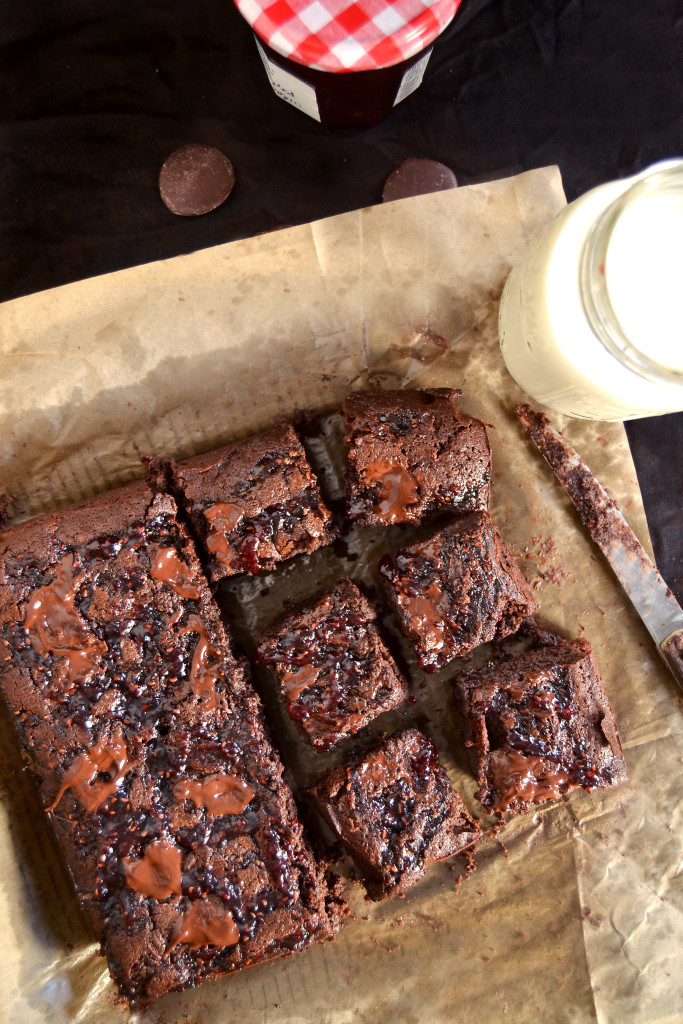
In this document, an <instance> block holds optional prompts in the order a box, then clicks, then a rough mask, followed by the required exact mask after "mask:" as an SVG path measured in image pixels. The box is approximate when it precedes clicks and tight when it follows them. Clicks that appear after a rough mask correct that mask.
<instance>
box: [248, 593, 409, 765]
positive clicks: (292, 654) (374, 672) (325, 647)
mask: <svg viewBox="0 0 683 1024" xmlns="http://www.w3.org/2000/svg"><path fill="white" fill-rule="evenodd" d="M375 618H376V615H375V612H374V610H373V608H372V606H371V605H370V603H369V602H368V601H367V600H366V598H365V597H364V596H363V594H362V593H361V592H360V590H359V589H358V587H357V586H356V585H355V583H353V582H352V581H351V580H350V579H348V578H347V577H342V579H340V580H338V581H337V583H335V585H334V586H333V587H332V588H331V589H330V590H328V591H326V592H324V593H322V594H319V595H318V596H317V597H316V598H314V599H313V600H312V601H311V602H310V603H308V604H307V605H305V606H303V607H301V608H299V609H297V610H296V611H294V612H291V613H289V614H287V615H286V616H284V618H282V619H280V620H278V621H277V622H276V623H275V624H274V625H273V626H271V628H270V629H269V630H268V631H267V632H266V633H264V634H263V636H262V637H261V638H260V640H259V644H258V647H257V659H258V660H259V661H260V662H261V663H262V664H264V665H268V666H270V668H271V669H272V671H273V672H274V674H275V676H276V679H277V684H278V688H279V690H280V692H281V694H282V696H283V698H284V700H285V702H286V704H287V710H288V713H289V716H290V718H292V719H293V721H295V722H296V723H297V724H298V725H299V727H300V728H301V730H302V732H303V734H304V736H305V738H306V739H307V740H308V742H309V743H310V744H311V745H312V746H313V747H315V749H316V750H329V749H330V748H331V747H333V746H335V745H336V744H337V743H340V742H341V740H343V739H345V738H346V737H347V736H351V735H354V734H355V733H357V732H358V731H359V730H360V729H362V728H363V727H364V726H365V725H367V724H368V723H369V722H371V721H372V720H373V719H374V718H376V717H377V716H378V715H380V714H382V713H383V712H385V711H390V710H391V709H392V708H396V707H398V706H399V705H400V704H402V703H403V702H404V701H405V700H406V698H407V696H408V687H407V683H406V681H405V679H404V678H403V675H402V674H401V672H400V671H399V669H398V667H397V666H396V664H395V662H394V660H393V658H392V657H391V654H390V653H389V651H388V650H387V648H386V647H385V645H384V643H383V641H382V639H381V637H380V635H379V632H378V630H377V627H376V625H375Z"/></svg>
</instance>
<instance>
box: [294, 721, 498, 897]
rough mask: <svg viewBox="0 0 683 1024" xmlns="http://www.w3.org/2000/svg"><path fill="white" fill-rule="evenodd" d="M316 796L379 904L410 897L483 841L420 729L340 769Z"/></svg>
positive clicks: (319, 785) (398, 736)
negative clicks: (440, 866) (431, 871)
mask: <svg viewBox="0 0 683 1024" xmlns="http://www.w3.org/2000/svg"><path fill="white" fill-rule="evenodd" d="M309 795H310V796H311V798H312V800H313V802H314V803H315V805H316V806H317V808H318V810H319V812H320V814H321V815H322V817H323V818H324V819H325V821H327V823H328V824H329V825H330V827H331V828H332V829H333V831H334V832H335V833H336V834H337V835H338V836H339V837H340V839H341V840H342V842H343V843H344V846H345V847H346V849H347V850H348V852H349V853H350V855H351V856H352V857H353V859H354V861H355V863H356V864H357V866H358V868H359V869H360V871H361V872H362V875H363V879H364V883H365V888H366V890H367V893H368V896H369V897H370V899H372V900H383V899H386V898H387V897H389V896H393V895H398V894H400V893H403V892H405V891H406V889H408V888H410V887H411V886H412V885H414V884H415V883H416V882H417V881H418V880H419V879H420V878H421V877H422V875H423V874H424V872H425V870H426V869H427V867H428V866H429V865H430V864H432V863H434V862H435V861H439V860H445V859H446V858H447V857H452V856H454V855H455V854H457V853H461V852H462V851H463V850H465V849H468V848H470V847H472V846H473V845H474V844H476V842H477V841H478V839H479V825H478V822H477V821H476V820H475V819H474V818H472V817H471V815H470V814H469V812H468V810H467V808H466V807H465V804H464V803H463V801H462V800H461V798H460V797H459V796H458V794H457V793H456V792H455V790H454V789H453V788H452V786H451V783H450V780H449V778H448V773H447V772H446V770H445V768H444V767H443V765H442V764H441V763H440V762H439V759H438V756H437V752H436V748H435V747H434V744H433V743H432V741H431V740H430V739H429V738H428V737H427V736H425V735H424V734H423V733H421V732H420V731H419V730H418V729H414V728H408V729H404V730H402V731H401V732H399V733H397V734H395V735H394V736H392V737H390V738H389V739H387V740H384V741H383V742H382V743H380V744H379V745H377V746H375V747H373V748H372V749H371V750H370V751H369V752H365V753H363V754H360V755H357V756H356V757H355V758H353V759H352V760H351V761H349V762H348V763H346V764H344V765H342V766H341V767H339V768H336V769H334V770H332V771H331V772H329V773H328V774H327V775H325V776H323V778H322V779H320V780H319V781H318V783H317V784H316V785H315V786H314V787H312V789H310V790H309Z"/></svg>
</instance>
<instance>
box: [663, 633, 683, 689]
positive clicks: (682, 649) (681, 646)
mask: <svg viewBox="0 0 683 1024" xmlns="http://www.w3.org/2000/svg"><path fill="white" fill-rule="evenodd" d="M659 649H660V651H661V654H662V657H663V658H664V661H665V662H666V664H667V667H668V668H669V669H670V671H671V674H672V675H673V677H674V679H675V680H676V682H677V683H678V685H679V686H680V688H681V690H683V629H677V630H676V632H675V633H672V634H671V636H668V637H667V638H666V640H664V641H663V643H662V644H661V645H660V648H659Z"/></svg>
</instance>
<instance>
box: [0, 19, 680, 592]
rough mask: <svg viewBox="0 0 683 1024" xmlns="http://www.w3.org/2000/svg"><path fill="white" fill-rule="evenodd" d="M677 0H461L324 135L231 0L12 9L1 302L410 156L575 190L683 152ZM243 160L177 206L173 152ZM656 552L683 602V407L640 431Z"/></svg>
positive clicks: (639, 464) (308, 210) (348, 188)
mask: <svg viewBox="0 0 683 1024" xmlns="http://www.w3.org/2000/svg"><path fill="white" fill-rule="evenodd" d="M682 31H683V8H682V6H681V2H680V0H637V2H636V0H464V2H463V4H462V6H461V8H460V11H459V12H458V14H457V16H456V18H455V20H454V22H453V23H452V24H451V26H450V27H449V28H448V29H447V30H446V32H445V33H444V34H443V36H442V37H441V40H440V42H439V44H438V46H437V48H436V49H435V51H434V55H433V57H432V60H431V62H430V65H429V68H428V70H427V74H426V76H425V81H424V83H423V85H422V87H421V88H420V90H419V91H418V92H417V93H415V94H414V95H413V96H412V97H410V98H409V99H407V100H406V101H405V102H404V103H402V104H401V105H400V106H399V107H397V108H396V109H395V110H394V111H393V113H392V114H391V116H390V117H389V118H387V120H386V121H384V122H383V123H382V124H381V125H379V126H378V127H376V128H372V129H366V130H363V131H336V132H332V131H326V130H325V129H322V128H321V127H320V126H319V125H318V124H316V123H315V122H313V121H312V120H310V119H308V118H307V117H306V116H305V115H304V114H301V113H300V112H299V111H296V110H294V109H293V108H291V107H289V106H287V105H286V104H285V103H283V102H282V101H280V100H278V99H277V98H276V97H275V96H274V94H273V93H272V92H271V89H270V86H269V85H268V82H267V79H266V76H265V74H264V71H263V67H262V65H261V63H260V59H259V57H258V54H257V52H256V48H255V46H254V43H253V38H252V36H251V32H250V30H249V28H248V26H247V25H246V24H245V22H244V21H243V20H242V18H241V17H240V15H239V14H238V13H237V11H236V10H235V8H234V7H233V5H232V3H231V2H230V0H127V2H124V0H98V2H97V3H93V2H92V0H22V2H21V3H15V4H10V3H5V4H3V5H2V7H1V8H0V96H2V100H1V104H2V127H1V133H2V134H1V149H0V300H4V299H9V298H13V297H15V296H18V295H23V294H26V293H29V292H33V291H37V290H40V289H42V288H49V287H53V286H55V285H59V284H64V283H66V282H67V281H73V280H77V279H79V278H82V277H87V276H91V275H93V274H102V273H106V272H108V271H111V270H117V269H120V268H122V267H127V266H131V265H134V264H137V263H143V262H146V261H149V260H155V259H161V258H165V257H170V256H175V255H178V254H179V253H184V252H190V251H192V250H194V249H198V248H202V247H205V246H209V245H216V244H218V243H221V242H226V241H230V240H232V239H235V238H241V237H245V236H248V235H253V234H256V233H258V232H261V231H267V230H269V229H272V228H275V227H280V226H283V225H291V224H297V223H302V222H305V221H309V220H313V219H316V218H318V217H323V216H327V215H329V214H333V213H339V212H342V211H346V210H350V209H354V208H357V207H360V206H364V205H369V204H373V203H376V202H378V201H379V199H380V197H381V192H382V186H383V183H384V180H385V179H386V177H387V175H388V174H389V172H390V171H391V170H392V169H393V168H394V167H395V166H396V164H398V163H400V161H401V160H403V159H405V158H406V157H408V156H429V157H433V158H436V159H439V160H442V161H443V162H445V163H447V164H448V165H449V166H451V167H452V168H453V169H454V170H455V171H456V173H457V175H458V178H459V180H460V182H461V183H462V184H469V183H472V182H477V181H482V180H487V179H489V178H493V177H500V176H503V175H506V174H511V173H515V172H517V171H520V170H523V169H527V168H532V167H539V166H542V165H544V164H553V163H557V164H559V166H560V168H561V170H562V175H563V179H564V184H565V190H566V193H567V197H568V199H569V200H571V199H573V198H575V197H576V196H577V195H579V194H581V193H582V192H584V191H586V190H587V189H588V188H591V187H593V186H595V185H598V184H600V183H601V182H603V181H606V180H609V179H610V178H615V177H619V176H623V175H626V174H630V173H632V172H634V171H636V170H638V169H640V168H642V167H644V166H646V165H647V164H649V163H651V162H653V161H655V160H659V159H662V158H664V157H667V156H677V155H683V114H682V99H683V83H682V68H683V62H682V61H681V56H682V54H681V32H682ZM191 141H200V142H207V143H212V144H214V145H216V146H218V147H219V148H221V149H223V150H224V151H225V152H226V153H227V154H228V155H229V156H230V158H231V159H232V161H233V163H234V165H235V168H236V172H237V185H236V187H235V190H234V192H233V194H232V195H231V197H230V199H229V200H228V202H227V203H226V204H225V205H224V206H223V207H222V208H221V209H219V210H217V211H215V212H214V213H212V214H210V215H208V216H206V217H200V218H196V219H195V218H178V217H174V216H173V215H172V214H171V213H169V212H168V211H167V210H166V208H165V207H164V206H163V205H162V204H161V202H160V199H159V196H158V190H157V175H158V171H159V168H160V166H161V163H162V162H163V160H164V158H165V157H166V156H167V155H168V154H169V153H170V152H171V151H172V150H173V149H174V148H176V147H177V146H179V145H182V144H184V143H187V142H191ZM627 429H628V434H629V440H630V443H631V447H632V451H633V456H634V460H635V463H636V468H637V471H638V476H639V479H640V482H641V487H642V490H643V497H644V500H645V508H646V513H647V517H648V522H649V524H650V529H651V533H652V538H653V543H654V546H655V552H656V556H657V560H658V563H659V565H660V568H661V569H662V571H663V573H664V575H665V577H666V578H667V580H668V582H669V583H670V584H671V585H672V586H673V588H674V589H675V590H676V592H677V594H678V596H679V599H681V598H683V529H681V527H682V526H683V498H682V495H683V414H676V415H672V416H667V417H659V418H657V419H650V420H643V421H634V422H633V423H631V424H629V425H628V427H627Z"/></svg>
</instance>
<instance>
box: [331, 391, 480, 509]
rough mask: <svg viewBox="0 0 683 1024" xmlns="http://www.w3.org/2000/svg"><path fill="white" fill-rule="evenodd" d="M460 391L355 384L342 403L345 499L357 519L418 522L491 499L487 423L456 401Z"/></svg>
mask: <svg viewBox="0 0 683 1024" xmlns="http://www.w3.org/2000/svg"><path fill="white" fill-rule="evenodd" d="M459 394H460V393H459V392H457V391H451V390H448V389H447V388H435V389H433V390H430V391H356V392H355V393H353V394H350V395H349V396H348V398H347V399H346V401H345V402H344V406H343V410H342V411H343V413H344V421H345V424H346V446H347V453H348V479H347V504H348V512H349V516H350V518H351V519H353V520H355V521H356V522H357V523H360V524H361V525H363V526H377V525H379V526H386V525H387V524H389V523H420V522H422V521H423V520H424V519H425V518H426V517H427V516H429V515H431V514H433V513H435V512H440V511H443V510H446V511H453V512H469V511H472V510H475V509H482V510H486V509H488V507H489V496H490V484H489V481H490V476H491V449H490V446H489V441H488V437H487V434H486V427H485V426H484V424H483V423H482V422H481V421H480V420H476V419H473V418H472V417H471V416H467V415H466V414H465V413H463V412H460V411H459V410H458V408H457V407H456V401H457V398H458V396H459Z"/></svg>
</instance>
